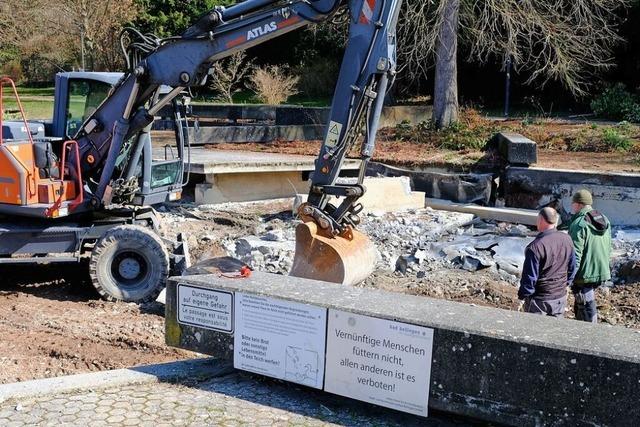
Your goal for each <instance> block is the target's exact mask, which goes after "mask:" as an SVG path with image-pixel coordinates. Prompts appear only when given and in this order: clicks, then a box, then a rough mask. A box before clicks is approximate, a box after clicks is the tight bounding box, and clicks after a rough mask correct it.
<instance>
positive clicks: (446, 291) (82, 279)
mask: <svg viewBox="0 0 640 427" xmlns="http://www.w3.org/2000/svg"><path fill="white" fill-rule="evenodd" d="M290 207H291V206H290V201H282V202H278V203H272V204H268V205H267V204H252V205H231V204H230V205H222V206H220V207H219V208H216V209H211V210H197V209H193V208H192V207H191V206H190V205H186V207H183V206H182V205H173V206H170V207H168V208H163V209H161V211H163V210H164V211H165V212H164V213H163V214H162V215H163V217H164V218H165V224H164V226H165V228H166V231H167V233H170V232H171V231H175V230H180V231H182V232H187V233H188V235H189V236H190V237H189V242H190V247H191V248H192V255H193V256H194V261H199V260H204V259H209V258H212V257H218V256H224V255H226V253H225V250H224V249H223V246H222V245H221V242H222V241H223V240H225V239H227V240H229V239H231V240H233V239H235V238H238V237H241V236H245V235H249V234H253V233H255V232H256V229H257V228H260V229H261V230H264V229H269V227H276V228H277V227H281V226H282V224H283V222H285V221H289V220H290V218H291V216H290V214H287V212H286V211H287V210H289V209H290ZM0 275H2V276H1V277H3V280H2V281H1V282H0V367H2V369H0V383H11V382H16V381H25V380H29V379H36V378H48V377H55V376H60V375H67V374H75V373H82V372H91V371H101V370H105V369H118V368H125V367H130V366H135V365H142V364H151V363H161V362H167V361H173V360H178V359H184V358H189V357H194V356H195V355H194V354H193V353H189V352H186V351H181V350H177V349H172V348H169V347H167V346H166V345H165V344H164V319H163V316H164V306H163V305H162V304H159V303H150V304H144V305H142V306H138V305H135V304H125V303H111V302H105V301H102V300H100V299H99V298H98V295H97V293H96V292H95V291H94V290H93V287H92V286H91V284H90V283H88V281H87V279H86V270H85V269H84V268H83V267H82V266H73V267H64V268H52V267H42V268H37V269H34V268H33V267H31V268H16V267H11V268H10V269H9V268H5V269H2V270H0ZM363 286H366V287H370V288H378V289H384V290H389V291H393V292H404V293H408V294H412V295H420V296H428V297H433V298H443V299H447V300H451V301H457V302H462V303H469V304H475V305H482V306H489V307H497V308H502V309H513V308H514V307H515V306H516V304H517V297H516V288H515V287H514V286H513V285H511V284H510V283H508V282H503V281H500V280H496V279H495V277H494V276H491V275H490V274H488V273H484V272H483V271H480V272H474V273H470V272H467V271H464V270H456V269H453V270H452V269H441V270H440V269H436V270H434V271H431V272H429V273H428V274H427V275H426V277H423V278H420V279H418V278H416V277H415V276H414V277H407V276H400V275H398V274H397V273H393V272H387V271H377V272H376V273H375V274H374V275H373V276H372V277H371V278H370V279H369V280H367V282H366V283H365V284H364V285H363ZM599 306H600V310H601V318H602V320H603V321H604V322H606V323H609V324H617V325H621V326H627V327H631V328H636V329H640V285H638V284H636V285H627V286H620V287H615V288H613V290H612V291H610V292H607V293H604V292H601V293H600V295H599ZM567 317H572V314H571V312H569V313H568V314H567Z"/></svg>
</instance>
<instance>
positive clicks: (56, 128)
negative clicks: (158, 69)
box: [51, 72, 190, 206]
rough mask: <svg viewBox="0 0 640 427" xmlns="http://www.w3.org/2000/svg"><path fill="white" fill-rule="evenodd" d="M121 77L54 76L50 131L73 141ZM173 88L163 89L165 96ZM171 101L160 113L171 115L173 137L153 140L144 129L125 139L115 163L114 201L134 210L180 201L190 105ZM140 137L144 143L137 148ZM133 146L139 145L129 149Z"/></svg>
mask: <svg viewBox="0 0 640 427" xmlns="http://www.w3.org/2000/svg"><path fill="white" fill-rule="evenodd" d="M122 77H123V74H122V73H98V72H69V73H59V74H58V75H57V76H56V97H55V99H56V107H55V111H54V118H53V122H52V123H51V133H52V134H53V135H55V136H57V137H62V138H64V139H71V138H73V137H75V135H76V134H77V133H78V132H79V131H80V130H81V128H82V126H83V124H84V123H85V122H86V121H87V120H88V119H89V118H90V117H91V115H92V114H93V113H94V112H95V111H96V110H97V109H98V108H99V107H100V106H101V105H102V103H103V101H104V100H105V99H106V98H107V97H108V96H109V95H110V94H111V92H112V90H113V87H114V86H115V85H116V84H117V83H118V82H119V81H120V80H121V79H122ZM170 91H171V88H169V87H166V86H163V87H161V89H160V94H161V95H164V94H167V93H169V92H170ZM185 99H186V98H185V97H180V98H179V99H176V100H174V102H173V103H172V104H170V105H169V106H167V107H166V108H165V109H164V110H163V111H162V112H161V114H162V116H163V117H170V118H171V119H172V120H170V122H172V127H173V129H174V131H175V139H173V138H170V141H167V140H166V139H163V140H162V143H156V142H153V141H152V139H151V135H150V134H151V129H150V128H148V129H144V130H142V131H141V132H139V133H138V134H136V135H134V136H133V137H132V138H130V140H129V141H127V142H126V143H125V144H124V146H123V147H122V150H121V152H120V155H119V156H118V162H117V163H116V171H115V172H116V175H118V177H117V178H116V179H115V180H114V183H113V184H114V185H113V188H114V192H113V194H112V202H113V203H116V204H125V205H133V206H153V205H156V204H159V203H164V202H166V201H175V200H178V199H180V198H181V196H182V188H183V187H184V185H185V184H186V180H188V173H186V174H185V172H188V171H187V170H186V168H185V157H186V153H187V152H188V150H189V146H190V143H189V131H188V128H189V126H188V120H187V113H188V103H187V102H185ZM138 139H140V141H141V142H142V144H137V143H136V142H137V140H138ZM133 147H138V149H137V150H133Z"/></svg>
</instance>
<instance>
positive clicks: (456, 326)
mask: <svg viewBox="0 0 640 427" xmlns="http://www.w3.org/2000/svg"><path fill="white" fill-rule="evenodd" d="M178 283H184V284H189V285H191V286H196V287H200V288H205V289H211V290H219V291H226V292H231V293H235V292H243V293H246V294H250V295H259V296H266V297H272V298H277V299H279V300H283V301H293V302H298V303H303V304H308V305H311V306H314V307H322V308H329V309H337V310H341V311H345V312H349V313H355V314H360V315H364V316H369V317H372V318H377V319H388V320H393V321H398V322H403V323H406V324H410V325H417V326H423V327H427V328H432V329H434V341H433V354H432V365H431V366H430V367H429V366H424V368H423V369H430V370H431V381H430V392H429V395H428V401H429V407H430V408H432V409H439V410H442V411H446V412H451V413H455V414H461V415H465V416H469V417H473V418H477V419H481V420H486V421H489V422H493V423H505V424H508V425H514V426H543V425H545V426H546V425H554V426H594V425H600V426H637V425H639V423H640V405H638V402H639V401H640V334H638V333H636V332H635V331H632V330H628V329H624V328H619V327H611V326H604V325H592V324H587V323H582V322H577V321H572V320H558V319H552V318H547V317H539V316H536V315H531V314H525V313H517V312H512V311H505V310H498V309H490V308H483V307H476V306H470V305H466V304H459V303H452V302H448V301H442V300H434V299H429V298H423V297H416V296H410V295H404V294H394V293H389V292H383V291H377V290H371V289H362V288H354V287H345V286H340V285H334V284H328V283H323V282H316V281H310V280H304V279H298V278H293V277H286V276H276V275H269V274H265V273H254V274H253V275H252V277H250V278H247V279H242V280H238V279H227V278H224V277H220V276H218V275H211V276H194V277H182V278H173V279H171V280H170V281H169V284H168V286H167V304H166V342H167V344H168V345H170V346H174V347H179V348H183V349H187V350H192V351H197V352H199V353H204V354H210V355H213V356H215V357H219V358H221V359H227V360H231V359H232V358H233V335H232V334H227V333H221V332H215V331H212V330H208V329H204V328H201V327H197V326H189V325H186V324H181V323H179V322H178V321H177V295H176V289H177V285H178Z"/></svg>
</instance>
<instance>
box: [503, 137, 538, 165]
mask: <svg viewBox="0 0 640 427" xmlns="http://www.w3.org/2000/svg"><path fill="white" fill-rule="evenodd" d="M496 138H497V140H498V148H499V150H500V154H502V156H503V157H504V158H505V160H506V161H507V162H508V163H509V164H511V165H525V166H529V165H532V164H534V163H537V162H538V144H536V143H535V142H533V141H532V140H530V139H529V138H527V137H525V136H522V135H520V134H519V133H513V132H503V133H499V134H498V135H496Z"/></svg>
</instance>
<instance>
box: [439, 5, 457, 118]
mask: <svg viewBox="0 0 640 427" xmlns="http://www.w3.org/2000/svg"><path fill="white" fill-rule="evenodd" d="M443 4H444V7H443V9H442V18H441V23H440V28H439V33H438V37H437V38H436V46H435V51H436V79H435V90H434V93H436V94H438V96H435V97H434V99H433V121H434V123H435V125H436V127H438V128H440V127H445V126H448V125H450V124H452V123H455V122H457V121H458V13H459V12H460V0H446V1H445V2H444V3H443Z"/></svg>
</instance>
